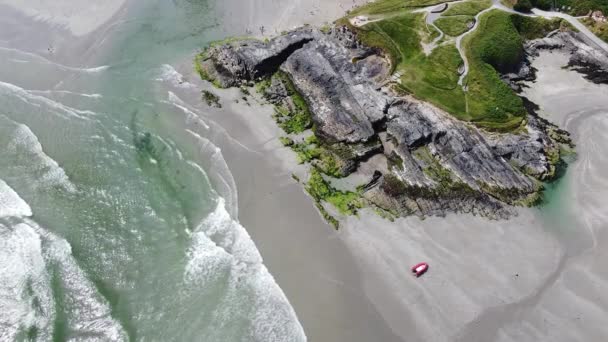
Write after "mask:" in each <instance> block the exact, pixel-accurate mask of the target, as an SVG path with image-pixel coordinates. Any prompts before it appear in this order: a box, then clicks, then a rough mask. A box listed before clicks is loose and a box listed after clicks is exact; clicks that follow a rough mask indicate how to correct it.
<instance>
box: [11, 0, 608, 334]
mask: <svg viewBox="0 0 608 342" xmlns="http://www.w3.org/2000/svg"><path fill="white" fill-rule="evenodd" d="M120 2H121V1H119V0H116V1H110V2H107V7H105V8H106V9H107V12H104V13H106V14H104V15H100V16H99V18H98V19H96V20H97V21H95V20H93V21H91V22H89V23H87V24H83V23H81V22H80V21H81V20H80V19H73V18H72V16H71V15H70V13H62V11H61V10H60V11H58V12H53V8H51V7H52V6H51V7H49V11H50V12H48V13H54V14H51V15H49V16H48V17H44V16H42V18H46V19H47V20H49V21H51V22H54V23H56V24H58V25H62V26H65V27H67V28H68V29H69V30H71V31H72V33H73V34H85V33H86V32H90V31H91V30H93V29H95V27H98V26H100V25H102V23H103V18H104V17H105V16H107V15H110V14H109V13H110V12H115V11H116V10H118V9H117V8H119V7H120V6H119V5H118V4H119V3H120ZM16 3H19V5H23V6H24V7H23V8H25V9H27V8H30V10H31V11H32V12H31V15H37V14H36V13H35V12H33V11H34V9H35V8H36V4H37V2H36V1H33V0H31V1H30V0H28V1H27V2H22V1H12V0H0V4H9V5H15V4H16ZM351 5H352V1H347V0H344V1H324V0H306V1H304V0H291V1H278V0H254V1H249V2H243V1H237V0H228V1H223V2H218V4H216V6H218V10H220V11H223V12H222V13H223V15H221V16H220V17H219V19H220V20H222V21H224V22H225V23H227V24H228V25H227V27H228V28H227V29H226V32H229V33H231V34H233V33H244V31H245V30H246V29H248V28H249V29H250V30H252V33H254V34H258V32H253V31H255V30H258V31H259V27H260V26H262V25H265V28H266V30H265V32H266V33H269V34H272V33H274V32H280V31H282V30H285V29H289V28H291V27H293V26H297V25H300V24H304V23H311V24H322V23H323V22H326V21H327V22H329V21H331V20H333V19H335V18H338V17H339V16H341V15H342V13H343V11H344V10H346V9H347V8H348V7H350V6H351ZM49 6H50V5H49ZM83 6H84V5H83ZM85 7H86V6H85ZM85 7H83V8H85ZM65 8H69V7H64V8H63V11H64V12H65ZM79 8H80V7H79V6H76V7H74V11H76V12H77V11H78V9H79ZM81 10H82V8H81ZM83 11H84V10H83ZM85 12H86V11H85ZM85 12H82V13H85ZM57 13H59V14H57ZM243 15H245V16H244V17H243ZM71 18H72V19H71ZM0 38H1V36H0ZM564 61H565V59H564V57H563V56H560V55H558V54H543V55H542V57H541V58H539V59H538V60H537V61H536V62H535V66H536V67H537V68H539V69H540V72H539V80H538V82H537V84H535V85H533V88H531V89H529V90H528V91H527V95H528V96H529V97H530V98H531V99H532V100H533V101H534V102H536V103H538V104H540V105H541V106H542V108H543V114H546V115H547V116H548V117H549V119H551V120H552V121H554V122H557V123H559V124H560V125H562V127H564V128H566V129H568V130H569V131H570V132H572V133H573V135H574V139H575V142H576V143H577V144H578V148H577V152H578V159H577V160H576V162H575V163H573V164H572V165H570V168H569V171H568V173H567V174H566V176H565V178H564V179H563V181H562V182H561V184H560V185H559V187H558V188H557V191H556V192H555V194H554V195H553V196H552V201H551V203H549V204H548V205H547V206H546V207H545V208H544V209H542V210H536V209H535V210H521V214H520V216H519V217H517V218H515V219H513V220H510V221H500V222H496V221H488V220H485V219H482V218H476V217H471V216H463V215H450V216H448V217H447V218H429V219H427V220H419V219H417V218H408V219H400V220H398V221H397V222H395V223H391V222H388V221H386V220H383V219H380V218H378V217H376V216H374V215H373V214H370V213H363V214H362V215H361V217H359V218H355V217H351V218H348V219H347V220H346V222H345V223H346V224H345V225H344V227H343V229H342V230H341V231H339V232H335V231H334V230H333V229H332V228H331V227H330V226H329V225H327V224H326V223H325V222H324V221H323V220H322V219H321V218H320V216H319V214H318V213H317V211H316V209H315V208H314V206H313V204H312V201H311V200H310V199H309V198H308V196H307V195H306V194H305V193H304V192H303V190H302V186H301V185H300V184H297V183H296V182H295V181H294V180H293V179H292V178H291V173H292V172H296V173H300V172H302V170H301V167H299V166H297V165H296V164H295V157H294V155H293V153H292V152H291V151H290V150H288V149H286V148H284V147H282V146H281V144H280V143H279V142H278V137H279V136H280V135H281V132H280V131H279V129H278V128H277V127H276V125H275V124H274V122H273V121H272V119H271V118H270V114H271V112H272V110H271V109H270V108H268V107H262V106H259V105H257V104H255V103H252V105H251V106H249V105H246V104H244V103H243V102H242V101H241V103H238V104H237V103H235V102H234V99H235V98H238V97H240V94H239V93H238V90H227V91H217V93H218V94H220V95H221V96H222V101H223V103H224V109H222V110H209V109H208V108H207V107H206V106H204V105H203V104H202V103H200V96H199V93H198V90H197V89H199V88H198V87H200V86H207V87H208V86H209V85H203V84H202V82H200V81H198V80H197V77H196V75H194V74H193V72H192V67H191V61H190V59H188V60H187V61H186V62H185V63H184V65H182V66H181V67H180V68H179V71H180V72H182V73H183V74H184V75H186V77H187V78H188V79H190V80H191V82H193V83H195V84H196V86H197V88H194V89H190V90H189V89H182V90H183V92H182V93H179V94H178V95H180V97H182V98H183V99H186V100H188V103H189V104H191V105H192V108H193V109H198V112H201V113H206V114H201V115H205V117H204V119H205V120H207V121H208V122H211V121H214V122H216V123H218V124H219V125H220V126H221V127H218V130H217V132H218V133H217V137H215V138H214V142H216V143H217V144H218V145H219V146H220V147H222V152H223V154H224V157H225V158H226V160H227V162H228V164H229V166H230V169H231V171H232V173H233V175H234V178H235V181H236V185H237V188H238V191H239V196H238V202H239V217H240V221H241V223H243V225H244V226H245V227H246V228H247V229H248V231H249V233H250V234H251V236H252V238H253V239H254V240H255V242H256V244H257V246H258V248H259V250H260V252H261V254H262V255H263V257H264V259H265V264H266V265H267V267H268V268H269V270H270V272H271V273H272V274H273V275H274V277H275V278H276V280H277V282H278V283H279V285H280V286H281V287H282V289H283V290H284V292H285V294H286V295H287V297H288V298H289V300H290V302H291V303H292V305H293V306H294V308H295V310H296V313H297V314H298V317H299V319H300V321H301V323H302V325H303V326H304V329H305V331H306V334H307V336H308V338H309V340H310V341H355V342H356V341H361V342H364V341H454V340H460V341H467V342H468V341H484V342H485V341H575V340H576V341H603V340H608V326H607V325H606V324H605V319H606V317H608V297H606V296H605V294H606V293H608V265H606V264H605V263H602V261H603V260H606V258H607V257H608V234H607V233H606V228H608V208H607V207H606V206H605V205H604V203H605V201H606V200H607V199H608V176H607V175H606V172H605V170H606V169H608V157H606V155H607V154H606V152H605V146H608V136H607V135H606V133H605V132H606V131H608V87H606V86H596V85H593V84H591V83H589V82H587V81H585V80H584V79H582V77H581V76H580V75H578V74H576V73H573V72H567V71H565V70H562V69H561V68H560V67H561V66H562V65H563V64H564ZM176 92H177V90H176ZM250 102H253V101H250ZM421 260H424V261H427V262H429V263H430V264H431V269H430V271H429V273H428V274H427V275H425V277H423V278H421V279H414V278H412V277H411V276H410V275H409V273H408V268H409V266H410V265H411V264H413V263H415V262H418V261H421Z"/></svg>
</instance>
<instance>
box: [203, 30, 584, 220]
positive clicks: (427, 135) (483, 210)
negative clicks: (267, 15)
mask: <svg viewBox="0 0 608 342" xmlns="http://www.w3.org/2000/svg"><path fill="white" fill-rule="evenodd" d="M560 34H561V33H560ZM546 39H547V40H546V41H536V42H532V43H528V45H527V46H526V48H527V51H529V52H530V53H534V52H535V51H536V49H540V48H544V47H545V46H551V44H562V43H563V42H562V43H560V42H558V41H556V40H555V37H549V38H546ZM573 44H574V43H573ZM580 48H581V47H580V46H578V49H580ZM205 56H206V60H205V61H204V63H203V67H204V71H205V72H206V74H207V75H209V77H210V78H212V79H213V80H214V81H216V82H217V83H219V84H220V85H222V86H238V85H243V84H250V83H251V82H253V81H259V80H260V79H262V78H267V77H270V76H271V74H272V73H274V72H275V71H277V70H280V71H281V72H283V73H285V74H286V75H288V76H289V79H290V80H291V82H292V83H293V87H295V88H296V89H297V91H298V92H299V94H300V95H301V96H302V98H303V99H304V100H305V101H306V104H307V105H308V107H309V109H310V114H311V116H312V117H311V119H312V121H313V123H314V132H315V135H316V136H317V138H318V139H319V141H320V142H321V144H323V145H325V146H328V147H330V148H329V149H328V150H329V151H331V150H332V147H333V150H334V155H333V156H332V158H334V159H333V162H336V160H337V161H338V162H337V164H338V165H340V166H341V167H342V169H341V170H342V171H340V175H341V176H345V175H348V174H349V173H351V172H353V171H355V170H356V168H357V163H358V162H359V161H360V160H362V159H365V158H368V157H369V156H370V155H373V154H375V153H384V154H385V155H386V157H387V158H386V160H388V166H387V168H388V170H389V172H386V173H385V174H379V173H376V174H374V177H373V179H372V180H371V181H370V183H369V184H367V185H366V186H363V187H361V188H362V189H363V190H362V196H363V197H364V198H365V199H366V201H368V203H370V204H371V205H374V206H377V207H380V208H382V209H384V210H386V211H389V212H391V213H394V214H395V215H411V214H416V215H444V214H446V213H447V212H470V213H476V214H479V215H484V216H488V217H494V218H504V217H508V216H509V215H510V214H511V213H512V210H511V208H510V206H511V205H514V204H518V205H524V204H528V205H529V204H532V203H534V202H535V201H537V200H538V198H539V196H540V193H541V191H542V188H543V186H542V181H546V180H549V179H551V178H553V177H554V176H555V174H556V165H557V164H558V162H559V160H560V153H561V152H560V151H561V148H562V147H564V146H570V147H571V143H570V139H569V137H568V133H567V132H565V131H563V130H560V129H559V128H557V127H556V126H555V125H553V124H551V123H549V122H548V121H546V120H543V119H541V118H539V117H538V116H536V115H534V113H533V112H532V113H531V114H530V115H529V117H528V119H527V121H526V124H525V126H523V127H520V128H519V129H518V131H517V132H511V133H491V132H487V131H484V130H481V129H479V128H477V127H475V126H473V125H471V124H470V123H467V122H463V121H460V120H458V119H456V118H454V117H453V116H451V115H450V114H449V113H446V112H445V111H443V110H441V109H439V108H436V107H434V106H433V105H431V104H428V103H425V102H423V101H420V100H418V99H416V98H414V97H412V96H410V95H405V96H404V95H400V94H398V93H397V92H395V91H393V90H392V88H391V85H390V82H387V80H389V76H390V65H389V63H388V62H387V61H386V59H385V58H384V57H383V55H382V52H381V51H377V50H375V49H372V48H369V47H366V46H364V45H362V44H361V43H360V42H359V41H358V40H357V37H356V35H355V34H354V33H353V32H352V31H350V30H349V29H347V28H346V27H334V28H332V29H331V30H329V32H321V31H319V30H316V29H313V28H303V29H297V30H294V31H292V32H290V33H288V34H286V35H283V36H281V37H278V38H275V39H272V40H270V41H269V42H266V43H263V42H258V41H247V42H232V43H227V44H223V45H216V46H214V47H213V48H210V49H209V50H208V51H207V52H206V53H205ZM528 72H533V71H530V70H529V71H523V72H520V73H523V74H527V73H528ZM517 77H518V78H519V79H526V75H523V76H521V75H519V76H517ZM270 83H271V85H270V86H269V87H267V88H265V89H263V92H264V93H265V96H266V98H267V99H268V100H269V101H270V102H272V103H273V104H275V105H277V104H281V103H287V102H286V101H288V96H287V94H286V91H285V87H284V86H282V85H281V84H275V83H276V81H275V79H274V78H273V81H272V82H270ZM380 133H382V134H380ZM384 133H386V134H384ZM380 136H383V137H384V138H383V141H382V145H380V144H379V140H378V139H379V137H380ZM335 151H339V152H335ZM387 168H384V169H387Z"/></svg>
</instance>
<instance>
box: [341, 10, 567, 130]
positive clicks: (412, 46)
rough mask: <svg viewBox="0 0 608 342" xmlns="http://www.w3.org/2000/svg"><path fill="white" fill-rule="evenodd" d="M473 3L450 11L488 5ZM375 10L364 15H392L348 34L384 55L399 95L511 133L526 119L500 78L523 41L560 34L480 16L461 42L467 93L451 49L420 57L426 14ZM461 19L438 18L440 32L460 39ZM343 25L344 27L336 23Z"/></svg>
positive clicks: (502, 16)
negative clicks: (398, 79)
mask: <svg viewBox="0 0 608 342" xmlns="http://www.w3.org/2000/svg"><path fill="white" fill-rule="evenodd" d="M474 2H475V4H474V5H473V4H472V3H473V2H471V3H470V4H469V3H463V4H468V5H467V6H465V7H461V6H458V7H460V8H458V7H456V6H454V8H455V9H452V11H453V12H452V13H467V11H469V13H473V12H476V11H480V10H482V9H483V8H485V6H487V5H488V2H487V1H486V0H479V1H474ZM373 4H374V5H375V6H376V7H374V9H373V10H370V9H368V10H370V11H376V10H378V11H380V10H381V9H382V10H385V9H388V8H392V9H393V10H395V12H393V13H391V15H389V16H386V17H385V19H383V20H381V21H377V22H373V23H370V24H367V25H365V26H363V27H359V28H354V27H351V29H353V30H355V31H357V32H358V36H359V38H360V39H361V41H362V42H363V43H364V44H366V45H369V46H372V47H376V48H379V49H381V50H383V51H384V52H385V54H386V55H387V57H388V59H389V60H390V61H391V67H392V71H393V72H399V73H401V75H402V77H401V85H400V88H401V89H402V90H403V91H405V92H408V93H411V94H413V95H414V96H416V97H417V98H420V99H421V100H425V101H428V102H430V103H432V104H434V105H436V106H437V107H439V108H441V109H444V110H445V111H447V112H449V113H451V114H452V115H454V116H455V117H457V118H459V119H461V120H466V121H472V122H474V123H475V124H476V125H478V126H480V127H483V128H486V129H490V130H497V131H510V130H514V129H517V128H518V127H520V126H521V124H522V123H523V122H524V120H525V117H526V114H527V112H526V110H525V108H524V106H523V102H522V100H521V98H520V97H519V96H517V94H516V93H515V92H514V91H513V90H512V89H511V88H510V87H509V86H508V85H507V84H505V83H504V82H502V81H501V79H500V74H499V72H507V71H509V70H511V69H513V68H514V67H515V66H516V65H517V64H518V63H519V61H520V60H521V58H522V56H523V41H524V40H525V39H534V38H537V37H541V36H544V35H546V34H547V33H548V32H550V31H551V30H554V29H556V28H559V27H560V24H561V21H560V20H554V21H550V20H545V19H532V18H525V17H521V16H518V15H511V14H508V13H505V12H502V11H498V10H494V11H489V12H487V13H486V14H484V15H483V16H481V18H480V23H479V26H478V29H477V30H476V31H475V32H473V33H471V34H469V35H468V36H466V37H465V39H464V41H463V47H464V48H465V51H466V54H467V59H468V60H469V64H470V65H469V66H470V70H469V74H468V75H467V77H466V79H465V82H467V85H468V92H467V93H465V92H464V91H463V90H462V88H461V87H460V86H459V85H458V79H459V75H458V67H459V66H460V65H461V64H462V60H461V58H460V55H459V53H458V51H457V49H456V47H455V46H454V44H450V43H448V44H443V45H441V46H439V47H437V48H435V49H434V50H433V52H432V53H431V54H430V55H429V56H426V55H425V54H424V53H423V51H422V46H421V43H420V42H426V41H429V40H430V37H431V36H432V35H433V32H432V31H431V30H429V28H428V27H427V26H426V23H425V19H424V18H425V16H424V14H416V13H411V12H409V11H408V10H404V9H403V7H391V6H397V5H396V4H397V2H393V1H389V0H387V1H379V2H375V3H373ZM383 6H384V7H383ZM459 11H460V12H459ZM354 15H356V14H353V15H351V17H352V16H354ZM454 18H456V19H454ZM459 18H462V19H459ZM465 18H466V19H470V18H471V17H470V16H468V17H467V16H455V17H446V18H442V19H441V20H443V21H445V22H444V23H441V21H439V22H438V26H444V27H443V29H445V30H446V31H448V32H446V33H447V34H454V35H458V34H459V33H460V32H458V31H461V30H463V25H465V24H466V19H465ZM345 22H348V21H347V20H341V21H340V23H345Z"/></svg>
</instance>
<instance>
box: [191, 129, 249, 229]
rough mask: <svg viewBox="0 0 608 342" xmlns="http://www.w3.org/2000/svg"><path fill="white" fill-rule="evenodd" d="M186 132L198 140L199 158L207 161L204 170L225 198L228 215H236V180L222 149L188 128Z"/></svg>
mask: <svg viewBox="0 0 608 342" xmlns="http://www.w3.org/2000/svg"><path fill="white" fill-rule="evenodd" d="M186 132H187V133H189V134H190V135H192V137H194V138H195V139H196V140H197V141H198V143H199V153H200V156H201V160H205V161H207V162H208V163H209V167H207V168H205V169H206V170H210V172H209V179H211V181H212V183H213V185H214V186H215V190H216V191H217V192H218V193H219V195H220V196H221V197H223V198H224V199H226V207H227V208H228V211H229V213H230V215H231V216H233V217H238V195H237V189H236V182H235V181H234V178H233V177H232V172H230V169H229V168H228V164H226V160H224V156H223V155H222V151H221V150H220V149H219V148H218V147H217V146H215V145H214V144H213V143H212V142H211V141H210V140H209V139H206V138H204V137H202V136H201V135H200V134H198V133H196V132H194V131H192V130H189V129H187V130H186Z"/></svg>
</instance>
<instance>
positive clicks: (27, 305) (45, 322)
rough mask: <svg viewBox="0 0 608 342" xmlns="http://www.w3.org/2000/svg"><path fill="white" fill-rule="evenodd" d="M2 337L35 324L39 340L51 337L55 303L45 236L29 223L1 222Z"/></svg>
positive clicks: (11, 337) (11, 336) (12, 336)
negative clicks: (47, 262)
mask: <svg viewBox="0 0 608 342" xmlns="http://www.w3.org/2000/svg"><path fill="white" fill-rule="evenodd" d="M0 236H1V237H2V238H0V326H2V329H0V340H2V341H15V340H17V336H18V335H19V334H20V332H22V331H27V330H28V329H32V328H35V329H36V330H37V337H38V338H39V339H40V340H50V339H51V337H52V322H53V320H54V316H55V307H54V305H53V301H52V294H51V288H50V276H49V274H48V272H47V270H46V265H45V261H44V259H43V257H42V239H41V238H40V236H39V235H38V234H37V233H36V231H35V230H34V229H33V228H32V227H30V226H29V225H27V224H23V223H19V224H16V225H15V226H14V227H10V228H9V227H6V226H4V225H2V224H0Z"/></svg>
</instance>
